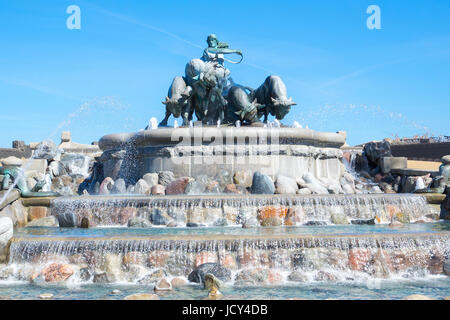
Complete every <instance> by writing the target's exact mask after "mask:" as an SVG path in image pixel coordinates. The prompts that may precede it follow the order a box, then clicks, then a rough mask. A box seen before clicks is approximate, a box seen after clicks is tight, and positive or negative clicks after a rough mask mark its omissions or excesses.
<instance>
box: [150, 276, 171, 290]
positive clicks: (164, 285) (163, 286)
mask: <svg viewBox="0 0 450 320" xmlns="http://www.w3.org/2000/svg"><path fill="white" fill-rule="evenodd" d="M154 290H155V291H171V290H172V285H171V284H170V282H169V281H167V280H166V279H165V278H163V279H161V280H159V281H158V282H157V283H156V285H155V288H154Z"/></svg>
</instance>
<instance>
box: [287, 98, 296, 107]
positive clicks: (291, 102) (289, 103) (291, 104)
mask: <svg viewBox="0 0 450 320" xmlns="http://www.w3.org/2000/svg"><path fill="white" fill-rule="evenodd" d="M288 105H289V106H296V105H297V104H296V103H295V102H294V101H292V98H289V100H288Z"/></svg>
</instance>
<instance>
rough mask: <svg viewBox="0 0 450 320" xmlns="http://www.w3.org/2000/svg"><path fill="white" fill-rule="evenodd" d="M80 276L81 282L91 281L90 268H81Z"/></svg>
mask: <svg viewBox="0 0 450 320" xmlns="http://www.w3.org/2000/svg"><path fill="white" fill-rule="evenodd" d="M79 274H80V279H81V281H84V282H87V281H89V280H91V277H92V273H91V270H90V269H89V268H81V269H80V272H79Z"/></svg>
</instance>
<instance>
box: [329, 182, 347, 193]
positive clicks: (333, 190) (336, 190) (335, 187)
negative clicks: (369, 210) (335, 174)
mask: <svg viewBox="0 0 450 320" xmlns="http://www.w3.org/2000/svg"><path fill="white" fill-rule="evenodd" d="M327 191H328V193H329V194H342V193H344V191H343V190H342V188H341V186H340V185H338V184H333V183H332V184H329V185H328V187H327Z"/></svg>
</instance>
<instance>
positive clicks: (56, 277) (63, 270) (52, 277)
mask: <svg viewBox="0 0 450 320" xmlns="http://www.w3.org/2000/svg"><path fill="white" fill-rule="evenodd" d="M73 274H74V270H73V269H72V267H71V266H70V265H68V264H62V263H52V264H51V265H49V266H48V267H46V268H44V269H43V270H42V275H43V277H44V279H45V281H46V282H60V281H65V280H67V279H68V278H69V277H70V276H72V275H73Z"/></svg>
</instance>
